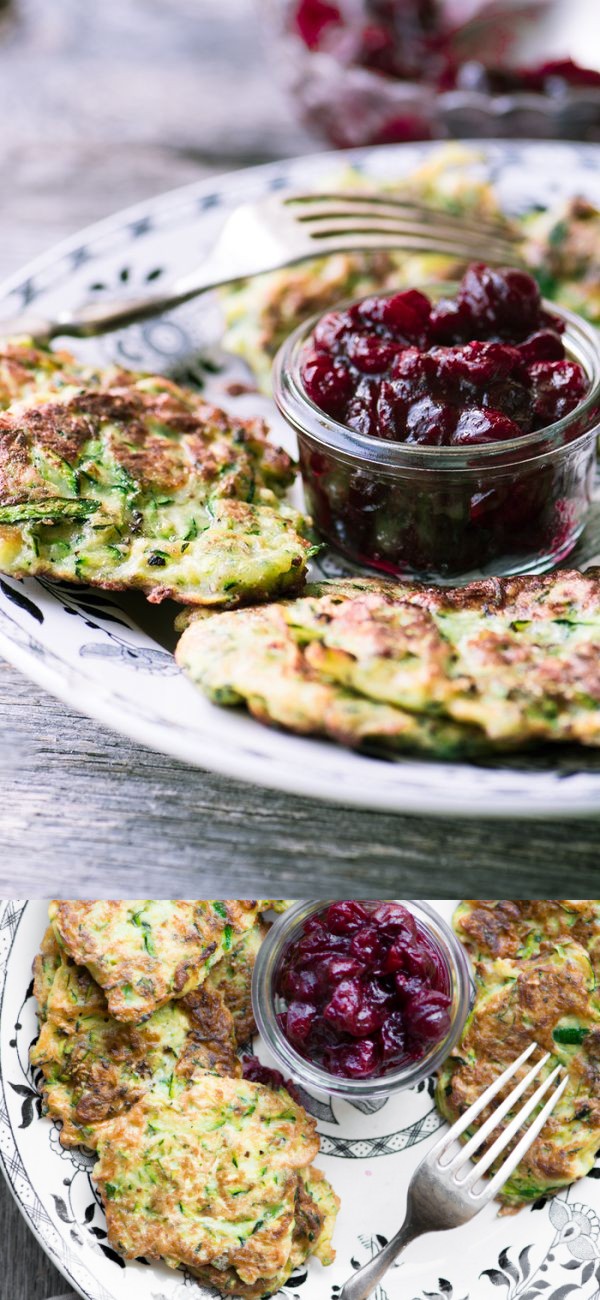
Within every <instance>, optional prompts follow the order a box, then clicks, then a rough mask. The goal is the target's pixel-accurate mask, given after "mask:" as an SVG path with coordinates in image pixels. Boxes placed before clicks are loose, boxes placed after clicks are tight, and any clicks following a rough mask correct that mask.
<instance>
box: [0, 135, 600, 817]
mask: <svg viewBox="0 0 600 1300" xmlns="http://www.w3.org/2000/svg"><path fill="white" fill-rule="evenodd" d="M444 143H448V142H443V141H416V142H409V143H408V144H406V145H403V144H401V143H399V144H389V145H378V146H362V147H359V148H355V149H349V150H344V151H340V150H322V151H315V152H313V153H306V154H297V155H292V156H290V157H286V158H282V159H275V160H272V161H270V162H266V163H261V164H257V165H255V166H249V167H244V168H239V169H235V170H232V169H230V170H229V171H224V172H220V173H218V174H214V175H211V176H208V177H202V178H200V179H199V180H197V181H192V182H189V183H188V184H186V185H182V186H176V187H174V188H172V189H168V190H165V191H162V192H161V193H159V194H156V195H154V196H152V197H150V198H148V199H145V200H141V201H139V202H137V203H135V204H131V205H129V206H127V207H125V208H121V209H118V210H117V211H116V212H113V213H111V214H109V215H108V216H107V217H104V218H102V219H101V220H100V221H97V222H92V223H91V224H89V225H87V226H84V227H82V228H81V229H79V230H77V231H75V232H74V233H73V234H72V235H69V236H68V237H67V238H66V239H64V240H61V241H59V242H58V243H56V244H53V245H52V246H51V247H50V248H49V249H46V250H45V251H44V252H43V253H41V254H39V255H38V256H37V257H36V258H34V259H32V260H31V261H29V262H27V263H26V264H25V265H24V266H22V267H21V268H19V269H18V270H17V271H16V272H14V273H13V275H11V276H9V277H7V278H5V279H4V280H2V281H0V300H6V299H7V298H8V297H9V296H10V295H11V294H13V293H15V292H17V291H18V289H19V287H21V286H22V285H23V284H24V283H25V282H26V281H27V280H30V279H32V278H34V277H35V276H37V275H39V274H40V272H43V271H44V270H45V269H47V268H49V267H50V266H52V265H54V264H56V263H57V262H58V261H59V260H60V259H61V258H64V257H65V256H68V255H69V254H70V253H72V252H73V251H74V250H75V249H77V248H79V247H80V246H81V245H82V244H85V243H86V242H89V241H94V240H97V239H98V238H101V237H102V236H103V235H104V234H106V233H110V232H111V231H113V230H117V229H125V228H126V227H127V225H128V224H130V223H132V222H135V220H136V219H138V218H140V217H142V216H147V215H148V214H152V213H154V212H156V211H160V210H161V209H162V208H163V207H169V206H170V205H171V204H173V203H177V202H182V203H185V202H186V201H193V199H194V198H195V197H196V196H198V197H201V196H202V194H203V193H205V192H207V191H209V192H210V191H211V189H213V188H214V187H217V189H218V187H219V186H220V185H223V184H224V183H227V185H229V184H235V178H239V183H240V184H241V185H243V180H242V178H243V177H244V176H245V175H247V174H248V173H250V174H251V175H252V176H253V177H254V176H256V177H257V178H259V179H260V177H261V175H265V176H269V175H271V176H272V175H276V174H277V170H278V169H281V170H282V171H285V170H286V169H293V168H294V167H296V166H299V165H302V164H304V165H305V164H307V163H308V162H310V161H312V160H318V161H319V163H321V162H322V163H323V165H325V166H327V165H329V164H331V165H335V164H336V163H339V160H340V155H341V156H342V157H343V159H344V160H348V161H349V163H350V164H351V163H353V162H360V160H361V159H364V158H365V157H367V156H369V155H372V154H374V153H377V154H385V153H389V154H390V155H393V154H401V153H402V151H403V150H404V149H405V148H406V149H407V150H411V151H413V152H415V151H416V152H417V153H419V154H421V155H423V156H426V155H427V154H428V153H435V152H436V151H439V150H440V148H442V147H443V145H444ZM450 143H456V144H457V145H460V147H462V148H464V149H465V150H467V151H468V150H473V151H475V152H476V153H479V154H480V155H482V156H483V157H484V158H485V157H486V156H488V157H489V156H490V155H491V156H492V157H494V156H496V157H501V156H502V154H503V153H504V152H506V151H507V150H513V151H514V150H517V151H522V150H525V151H526V150H527V149H531V148H534V149H536V150H539V151H540V152H542V153H544V154H546V155H548V157H551V156H552V154H553V153H555V152H556V150H557V149H559V150H560V149H562V150H564V149H565V148H566V149H568V150H570V151H573V152H574V153H577V154H579V155H584V156H585V155H589V156H591V157H594V158H596V159H597V160H598V167H599V170H600V142H599V143H594V142H586V141H561V140H541V141H540V140H535V139H519V140H502V139H498V140H494V139H490V140H482V139H480V140H477V139H464V140H458V141H456V142H450ZM0 652H1V653H2V656H3V657H4V658H5V659H6V660H7V662H8V663H9V664H11V665H12V666H13V667H15V668H16V669H17V670H19V671H21V672H23V674H24V675H25V676H26V677H27V678H28V680H30V681H33V682H34V683H35V684H36V685H38V686H40V687H41V688H42V689H43V690H46V691H48V693H49V694H51V695H52V696H54V697H55V698H57V699H59V700H61V701H62V702H63V703H64V704H66V705H67V706H69V707H71V708H73V709H75V710H76V711H77V712H78V713H80V714H81V715H83V716H87V717H90V718H92V719H93V720H94V721H96V722H98V723H100V724H101V725H102V726H105V727H107V728H109V729H110V730H112V731H113V732H116V733H117V734H121V735H126V736H127V737H128V738H129V739H131V740H133V741H134V742H136V743H138V744H142V745H146V746H148V747H149V748H151V749H152V750H154V751H155V752H157V753H162V754H167V755H169V756H170V757H172V758H175V759H176V760H178V761H181V762H185V763H187V764H189V765H191V766H193V767H196V768H199V769H200V770H205V771H207V772H215V773H217V774H219V775H222V776H228V777H230V778H232V779H234V780H238V781H242V782H244V783H247V784H251V785H254V786H256V787H258V788H261V787H262V788H268V789H271V790H279V791H281V792H282V793H285V794H289V795H292V796H293V795H295V796H296V797H300V798H308V799H318V800H319V801H320V802H322V803H325V804H328V803H329V804H333V805H336V806H347V807H351V808H359V809H364V810H371V811H376V812H385V813H388V814H393V815H400V816H423V815H429V816H432V817H436V818H438V819H439V818H444V817H454V818H461V819H468V820H472V819H475V820H476V819H493V820H494V821H496V820H498V821H502V820H506V819H508V818H511V819H515V820H518V821H524V822H527V821H535V820H543V819H544V820H545V819H552V820H556V819H557V818H562V819H565V818H567V819H569V820H570V819H573V820H575V819H577V820H579V819H581V818H586V819H594V820H595V819H596V818H600V799H599V798H598V795H599V794H600V777H598V778H597V782H594V778H595V776H596V774H595V773H591V774H589V775H590V776H591V778H592V782H593V783H594V784H596V783H597V785H598V789H597V791H594V790H591V791H590V793H589V794H588V793H587V792H585V793H584V795H583V797H581V798H578V799H576V800H573V798H572V797H570V796H567V794H566V791H567V790H568V788H569V778H570V775H571V774H569V773H566V774H565V777H564V779H563V780H562V781H560V782H558V783H557V787H558V788H553V789H552V791H551V795H550V797H549V795H548V792H547V791H546V792H544V791H542V793H541V794H536V792H535V791H533V790H531V788H529V789H528V791H527V793H526V795H525V796H523V795H522V794H521V795H518V796H517V799H515V795H514V793H513V792H512V791H510V792H508V793H507V794H499V793H498V792H497V791H496V792H490V794H489V795H486V796H484V798H483V799H477V800H476V801H475V802H473V799H472V795H471V796H470V795H469V794H468V792H467V790H466V788H465V789H464V792H462V791H461V790H460V788H459V790H458V791H457V790H456V789H454V788H450V787H449V792H448V794H447V795H446V796H445V797H444V795H443V793H442V792H440V791H436V792H435V795H434V799H435V802H434V803H432V802H431V796H430V795H429V792H428V788H427V782H426V780H424V781H423V783H422V785H421V787H419V788H417V787H415V786H413V785H409V786H408V788H406V787H405V786H403V784H402V782H401V781H399V782H398V786H397V788H395V789H394V791H393V794H392V795H390V790H389V787H383V789H382V792H381V793H379V788H378V786H377V784H376V782H375V781H373V782H372V783H371V784H370V785H369V786H368V787H367V786H366V785H364V784H363V783H362V782H361V779H360V775H358V774H357V776H356V778H349V779H347V780H345V781H344V782H343V783H341V784H340V785H339V786H338V785H337V784H336V783H335V782H334V781H333V779H331V778H330V786H329V788H327V790H325V791H323V790H322V789H321V788H320V787H321V783H322V779H323V778H322V776H321V774H320V773H319V775H318V776H317V777H314V776H313V775H312V772H311V769H310V765H307V764H303V763H302V762H301V759H299V761H298V765H297V767H294V768H293V769H292V768H291V766H289V767H288V766H283V767H282V766H281V765H279V764H278V763H277V761H276V760H273V759H269V758H268V756H267V755H265V754H262V753H261V754H258V753H256V752H253V753H252V755H249V754H248V753H246V752H245V751H244V750H243V748H241V747H240V748H239V749H238V748H236V747H235V746H234V745H233V744H226V745H223V746H221V747H218V748H216V747H215V746H214V743H212V740H211V738H209V737H208V736H203V735H202V734H201V733H200V732H196V733H195V735H194V738H193V740H192V739H190V740H189V741H188V740H187V738H186V737H185V736H183V735H181V734H180V733H179V732H178V731H177V730H176V729H173V730H170V729H168V728H166V727H165V728H164V729H163V728H162V727H159V725H158V724H157V723H154V722H152V721H151V720H147V719H146V720H144V719H143V718H135V717H131V716H126V717H125V716H124V715H123V714H122V713H119V711H118V709H117V707H116V704H115V703H114V702H112V701H111V700H110V699H101V698H100V697H98V696H96V695H94V694H93V693H91V692H90V689H89V687H88V688H86V687H85V686H83V685H81V684H77V683H76V682H74V681H70V680H69V678H68V675H65V676H64V677H57V675H56V673H55V672H54V671H53V670H52V669H51V668H49V667H47V666H46V665H44V663H43V662H42V661H41V660H40V659H39V658H37V657H35V656H34V655H33V654H32V653H28V652H27V650H26V649H24V647H23V646H22V645H19V644H17V643H15V642H13V641H11V640H10V638H9V637H8V636H7V635H5V634H4V633H3V632H2V630H0ZM256 725H257V726H258V725H259V724H258V723H257V724H256ZM297 739H299V740H301V739H302V737H298V738H297ZM410 758H411V756H410V755H407V758H406V761H410ZM433 761H435V760H433ZM437 762H438V765H439V760H437ZM401 765H402V760H401V759H400V760H399V762H398V768H399V769H400V768H401ZM450 766H451V765H450ZM472 770H473V771H476V769H472ZM535 775H536V774H535V773H529V774H528V776H529V777H531V776H533V777H535ZM577 775H578V773H573V774H572V776H573V778H575V779H576V777H577ZM474 779H476V778H474ZM516 780H518V774H517V775H516ZM562 791H564V792H565V793H564V794H562Z"/></svg>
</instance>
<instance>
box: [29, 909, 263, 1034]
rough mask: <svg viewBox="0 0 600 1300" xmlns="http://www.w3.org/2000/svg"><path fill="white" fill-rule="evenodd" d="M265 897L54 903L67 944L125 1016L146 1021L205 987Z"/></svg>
mask: <svg viewBox="0 0 600 1300" xmlns="http://www.w3.org/2000/svg"><path fill="white" fill-rule="evenodd" d="M258 910H259V902H258V900H247V901H243V900H242V901H240V900H230V901H223V900H221V899H213V900H204V899H200V900H189V899H143V898H139V899H98V900H94V901H90V902H87V901H84V900H77V899H74V900H70V901H66V902H59V901H56V902H53V903H51V905H50V920H51V923H52V926H53V929H54V933H55V936H56V938H57V940H58V943H59V944H60V946H61V948H62V949H63V950H64V951H65V952H66V953H67V954H68V956H70V957H71V958H72V959H73V960H74V961H75V962H77V963H78V965H84V966H87V968H88V970H89V972H90V974H91V975H92V976H93V978H94V979H95V980H96V981H97V983H98V984H99V985H100V986H101V988H102V989H103V990H104V992H105V994H106V997H107V1001H108V1008H109V1011H110V1013H111V1015H113V1016H114V1017H115V1018H116V1019H117V1020H128V1021H135V1022H139V1021H141V1020H143V1019H144V1018H146V1017H147V1016H149V1015H151V1014H152V1012H153V1011H155V1010H156V1009H157V1008H158V1007H160V1006H162V1005H163V1004H164V1003H165V1002H168V1001H169V1000H170V999H171V998H181V997H183V996H184V994H186V993H189V992H190V991H191V990H192V989H195V988H198V987H199V985H200V984H202V983H203V982H204V980H205V979H206V977H207V975H208V972H209V970H210V969H211V967H213V966H215V965H216V963H217V962H218V961H220V959H221V957H223V956H224V955H225V954H226V953H228V952H230V951H231V950H232V949H233V948H234V947H235V946H236V944H237V943H238V942H239V941H240V940H241V939H242V938H243V936H244V934H245V933H246V931H248V930H249V929H251V927H252V926H253V925H254V923H255V921H256V917H257V914H258Z"/></svg>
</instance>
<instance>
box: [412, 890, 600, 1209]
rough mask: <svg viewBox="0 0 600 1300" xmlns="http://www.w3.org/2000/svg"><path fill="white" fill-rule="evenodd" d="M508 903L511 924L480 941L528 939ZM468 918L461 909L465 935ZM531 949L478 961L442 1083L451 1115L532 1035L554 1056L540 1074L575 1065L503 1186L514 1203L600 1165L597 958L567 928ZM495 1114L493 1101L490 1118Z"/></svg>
mask: <svg viewBox="0 0 600 1300" xmlns="http://www.w3.org/2000/svg"><path fill="white" fill-rule="evenodd" d="M528 905H529V906H531V904H528ZM517 906H519V905H517ZM510 907H511V904H510V903H508V904H506V905H503V915H504V924H503V930H502V931H501V932H500V931H499V930H498V929H497V928H496V927H495V926H494V927H493V928H492V929H491V930H485V929H481V928H480V926H479V925H478V926H477V927H476V934H475V937H476V942H479V938H480V935H483V937H484V940H485V942H486V943H491V944H492V945H493V946H497V943H498V941H499V942H500V944H501V946H502V947H503V948H504V949H505V950H509V949H514V948H515V944H516V945H518V944H519V943H520V939H521V937H522V935H519V931H518V923H519V920H520V919H521V915H522V914H521V912H520V911H519V913H518V915H517V918H516V919H517V934H516V939H515V941H511V939H510V935H509V930H508V924H507V922H508V911H509V909H510ZM534 910H535V909H534ZM484 911H485V913H486V916H487V915H488V909H487V908H485V907H481V908H480V909H479V919H480V922H481V925H482V926H483V925H484V921H483V913H484ZM464 915H465V913H464V912H460V910H459V916H458V918H457V928H458V932H459V933H461V926H462V919H463V916H464ZM472 915H475V913H473V914H472ZM552 915H553V916H554V918H555V917H556V914H555V913H552ZM467 921H468V915H467ZM538 925H539V921H538ZM471 937H473V936H472V935H471ZM528 947H529V946H528V944H527V943H526V944H525V947H524V949H521V948H520V947H518V946H517V952H516V955H515V956H510V957H509V956H503V957H495V958H492V957H485V958H483V959H482V960H481V961H480V962H479V965H478V968H477V970H478V976H479V980H478V990H477V997H476V1000H475V1005H474V1007H473V1010H472V1012H471V1015H470V1017H469V1019H468V1021H467V1024H466V1026H465V1030H464V1032H463V1035H462V1038H461V1040H460V1042H459V1043H458V1044H457V1046H456V1047H455V1048H454V1049H453V1051H452V1053H451V1054H450V1056H449V1057H448V1059H447V1061H446V1062H445V1063H444V1066H443V1067H442V1070H441V1071H440V1074H439V1077H438V1083H437V1089H436V1100H437V1104H438V1106H439V1109H440V1110H441V1112H442V1114H443V1115H444V1116H445V1118H447V1119H448V1120H449V1121H450V1122H453V1121H454V1120H455V1119H457V1118H458V1116H460V1115H462V1114H463V1113H464V1112H465V1111H466V1110H467V1109H468V1107H469V1105H470V1104H471V1103H472V1102H473V1101H475V1100H476V1098H477V1097H479V1096H480V1095H481V1093H482V1092H483V1091H484V1090H485V1088H486V1087H487V1086H488V1085H489V1084H490V1083H492V1081H493V1080H494V1079H496V1078H497V1077H498V1075H499V1074H500V1073H501V1072H502V1070H504V1069H505V1068H506V1066H507V1065H508V1064H510V1063H512V1062H513V1061H514V1060H516V1058H517V1057H518V1056H519V1055H520V1053H521V1052H522V1051H523V1050H524V1049H525V1048H526V1047H527V1046H529V1044H530V1043H531V1042H532V1041H534V1042H536V1043H537V1044H538V1045H539V1047H540V1049H543V1050H544V1051H546V1052H549V1053H550V1054H551V1055H550V1060H549V1061H548V1063H547V1064H546V1066H545V1067H544V1069H543V1074H542V1076H540V1077H545V1076H546V1075H547V1074H549V1073H550V1071H551V1070H552V1069H553V1068H554V1067H555V1066H556V1065H557V1063H559V1062H560V1063H561V1064H562V1065H564V1066H565V1067H566V1068H567V1070H568V1073H569V1083H568V1085H567V1088H566V1090H565V1092H564V1094H563V1096H562V1097H561V1099H560V1101H559V1102H558V1104H557V1106H556V1109H555V1110H554V1112H553V1114H552V1115H551V1116H550V1118H549V1120H548V1121H547V1123H546V1124H545V1125H544V1128H543V1130H542V1132H541V1134H540V1136H539V1137H538V1138H537V1139H536V1140H535V1142H534V1143H533V1144H532V1146H531V1147H530V1149H529V1151H528V1152H527V1153H526V1155H525V1156H524V1158H523V1160H522V1161H521V1163H520V1164H519V1166H518V1168H517V1169H516V1171H515V1172H514V1174H512V1175H511V1177H510V1178H509V1179H508V1181H507V1182H506V1183H505V1185H504V1187H503V1189H502V1193H501V1196H500V1199H501V1200H502V1201H503V1203H504V1205H505V1206H507V1207H509V1208H513V1209H516V1208H518V1207H519V1206H520V1205H522V1204H524V1203H526V1202H531V1201H535V1200H537V1199H538V1198H539V1197H541V1196H548V1195H553V1194H555V1193H556V1192H558V1191H559V1190H560V1189H561V1188H563V1187H565V1186H568V1185H569V1184H570V1183H572V1182H573V1181H575V1179H577V1178H581V1177H582V1176H583V1175H584V1174H586V1173H587V1172H588V1171H589V1170H590V1169H591V1168H592V1166H593V1165H594V1163H595V1155H596V1151H597V1149H598V1147H599V1146H600V1000H599V998H598V994H597V991H596V980H595V976H594V969H593V966H592V963H591V961H590V956H589V954H588V953H587V952H586V950H585V948H584V947H583V946H582V945H581V944H579V943H577V942H576V941H574V940H573V939H572V938H570V937H568V936H566V935H564V934H563V935H562V937H560V938H559V936H558V934H557V933H554V934H553V935H552V937H549V938H547V939H546V938H541V937H540V934H539V931H538V933H537V935H536V938H535V942H534V943H533V944H532V946H531V952H530V951H529V950H528ZM529 1068H530V1063H527V1064H526V1065H525V1066H523V1067H522V1068H521V1071H520V1073H519V1074H518V1075H517V1076H516V1077H517V1079H519V1078H521V1077H523V1076H524V1075H525V1073H526V1072H527V1070H528V1069H529ZM514 1082H515V1080H511V1082H510V1083H509V1084H508V1085H507V1087H506V1093H501V1094H500V1099H502V1097H503V1096H504V1095H506V1094H507V1093H508V1092H509V1091H510V1089H511V1088H512V1087H513V1086H514ZM493 1104H494V1105H496V1100H495V1101H494V1103H493ZM488 1113H491V1108H490V1111H489V1112H485V1113H484V1115H483V1118H487V1114H488ZM481 1118H482V1117H480V1118H478V1120H477V1125H479V1123H480V1122H481ZM509 1119H510V1116H509ZM509 1119H507V1121H506V1122H507V1123H508V1122H509ZM494 1136H495V1134H494V1135H492V1139H493V1137H494ZM492 1139H490V1141H491V1140H492Z"/></svg>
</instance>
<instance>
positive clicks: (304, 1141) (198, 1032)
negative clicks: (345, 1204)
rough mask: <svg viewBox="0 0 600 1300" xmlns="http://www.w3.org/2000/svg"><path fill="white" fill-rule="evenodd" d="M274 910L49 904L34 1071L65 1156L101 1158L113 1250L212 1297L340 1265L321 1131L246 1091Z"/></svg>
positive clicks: (261, 903) (172, 903)
mask: <svg viewBox="0 0 600 1300" xmlns="http://www.w3.org/2000/svg"><path fill="white" fill-rule="evenodd" d="M270 902H271V900H266V899H265V900H255V901H246V902H243V901H242V902H240V901H234V902H227V901H221V900H206V901H193V900H192V901H186V900H148V899H146V900H145V899H135V900H119V901H114V900H109V901H93V902H77V901H73V902H65V903H53V904H52V905H51V908H50V918H51V926H50V928H49V930H48V932H47V934H46V936H45V938H44V941H43V944H42V948H41V952H40V954H39V956H38V957H37V958H36V962H35V967H34V974H35V995H36V998H37V1001H38V1007H39V1018H40V1036H39V1039H38V1041H37V1043H36V1044H35V1045H34V1047H33V1048H32V1052H31V1061H32V1064H33V1065H34V1066H35V1067H38V1068H39V1069H40V1070H41V1072H42V1075H43V1083H42V1088H43V1094H44V1106H45V1109H46V1111H47V1113H48V1114H50V1115H51V1116H52V1117H53V1118H55V1119H59V1120H60V1121H61V1125H62V1127H61V1141H62V1143H63V1145H65V1146H74V1145H77V1144H79V1143H82V1144H84V1145H85V1146H86V1147H88V1148H90V1149H92V1150H95V1151H97V1153H98V1157H99V1160H98V1164H97V1165H96V1168H95V1170H94V1176H95V1177H96V1179H97V1181H98V1186H99V1189H100V1192H101V1195H102V1198H103V1201H104V1204H105V1209H106V1215H107V1222H108V1232H109V1241H110V1242H111V1244H112V1245H113V1246H114V1247H115V1249H117V1250H119V1251H120V1252H121V1253H122V1254H124V1255H125V1256H126V1257H128V1258H135V1257H136V1256H139V1255H142V1254H143V1255H145V1256H146V1257H147V1258H148V1257H150V1258H163V1259H165V1260H166V1262H167V1263H168V1264H170V1265H172V1266H173V1267H178V1266H179V1265H185V1266H186V1267H187V1268H188V1269H189V1270H190V1271H191V1272H192V1273H193V1274H194V1275H195V1276H197V1277H198V1278H201V1279H202V1280H204V1281H206V1282H210V1283H213V1284H214V1285H216V1286H218V1287H219V1289H220V1290H222V1291H226V1292H231V1293H233V1294H240V1295H247V1296H249V1297H254V1296H256V1297H258V1296H263V1295H266V1294H270V1293H271V1292H272V1291H276V1290H277V1289H278V1288H279V1287H280V1286H281V1285H282V1284H283V1283H284V1282H285V1280H286V1279H287V1278H288V1277H289V1275H290V1273H291V1272H292V1271H293V1269H294V1268H295V1267H296V1266H297V1265H298V1264H300V1263H302V1262H304V1261H305V1260H306V1259H307V1257H308V1256H309V1255H310V1254H315V1255H317V1256H318V1257H319V1258H320V1259H321V1260H322V1262H323V1263H328V1262H330V1261H331V1260H332V1259H333V1252H332V1249H331V1235H332V1232H333V1226H334V1222H335V1215H336V1212H337V1204H338V1202H337V1198H336V1196H335V1194H334V1193H333V1191H332V1190H331V1188H330V1187H329V1185H328V1183H327V1182H326V1180H325V1179H324V1178H323V1175H322V1174H321V1173H320V1172H319V1171H318V1170H316V1169H313V1168H312V1167H311V1161H312V1159H313V1158H314V1156H315V1155H316V1154H317V1152H318V1146H319V1143H318V1138H317V1136H316V1132H315V1124H314V1121H313V1120H312V1119H311V1118H309V1116H308V1115H306V1114H305V1112H304V1111H303V1110H302V1108H301V1107H300V1106H299V1105H297V1104H296V1103H295V1102H294V1101H293V1100H292V1098H291V1097H290V1096H289V1094H288V1093H287V1091H286V1090H285V1089H284V1088H279V1089H276V1090H274V1089H272V1088H268V1087H265V1086H263V1085H262V1084H255V1083H251V1082H249V1081H247V1080H245V1079H243V1078H242V1066H241V1063H240V1059H239V1057H238V1055H237V1049H238V1048H239V1047H240V1046H242V1045H243V1044H244V1043H246V1042H247V1041H248V1039H249V1037H250V1036H251V1034H252V1033H253V1032H254V1030H255V1025H254V1020H253V1015H252V1001H251V980H252V970H253V966H254V960H255V958H256V954H257V952H258V948H259V947H260V943H261V942H262V938H263V936H264V933H265V930H266V927H265V923H264V922H263V920H262V919H261V916H260V912H261V910H262V909H264V908H266V907H268V906H269V904H270Z"/></svg>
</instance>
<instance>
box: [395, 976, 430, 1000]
mask: <svg viewBox="0 0 600 1300" xmlns="http://www.w3.org/2000/svg"><path fill="white" fill-rule="evenodd" d="M394 984H395V986H396V993H397V994H398V998H399V1000H400V1005H401V1006H404V1004H405V1002H407V1001H408V999H409V998H411V997H412V996H413V994H414V993H422V992H423V989H424V988H426V985H425V984H423V981H422V980H420V979H418V978H417V976H416V975H406V974H405V973H404V971H397V972H396V974H395V975H394Z"/></svg>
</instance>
